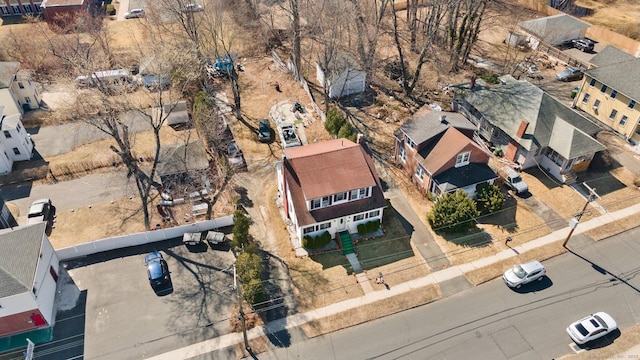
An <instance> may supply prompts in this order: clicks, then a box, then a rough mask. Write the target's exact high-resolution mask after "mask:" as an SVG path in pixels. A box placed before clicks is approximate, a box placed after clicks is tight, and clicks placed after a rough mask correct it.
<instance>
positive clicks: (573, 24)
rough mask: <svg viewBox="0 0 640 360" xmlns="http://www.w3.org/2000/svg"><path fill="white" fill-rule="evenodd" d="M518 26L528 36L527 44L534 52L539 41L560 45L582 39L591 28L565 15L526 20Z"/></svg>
mask: <svg viewBox="0 0 640 360" xmlns="http://www.w3.org/2000/svg"><path fill="white" fill-rule="evenodd" d="M518 26H519V27H520V28H521V29H522V30H523V31H525V32H526V33H527V34H529V39H528V42H529V44H530V46H531V48H532V49H534V50H535V49H536V48H537V47H538V44H539V43H540V41H542V42H545V43H547V44H549V45H560V44H562V43H564V42H566V41H570V40H573V39H582V38H584V37H585V34H586V32H587V29H588V28H590V27H591V25H589V24H588V23H586V22H584V21H582V20H578V19H576V18H575V17H573V16H571V15H567V14H557V15H552V16H546V17H543V18H540V19H533V20H527V21H523V22H521V23H519V24H518Z"/></svg>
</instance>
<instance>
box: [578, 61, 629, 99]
mask: <svg viewBox="0 0 640 360" xmlns="http://www.w3.org/2000/svg"><path fill="white" fill-rule="evenodd" d="M585 74H587V75H589V76H591V77H592V78H594V79H596V80H598V81H600V82H601V83H603V84H605V85H607V86H608V87H610V88H612V89H615V90H616V91H617V92H619V93H620V94H624V95H626V96H628V97H629V98H631V99H633V100H635V101H636V102H639V103H640V86H638V84H640V58H634V57H632V58H631V59H630V60H627V61H622V62H619V63H613V64H609V65H606V66H600V67H597V68H595V69H589V70H587V71H585Z"/></svg>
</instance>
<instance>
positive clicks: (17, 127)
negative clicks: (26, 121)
mask: <svg viewBox="0 0 640 360" xmlns="http://www.w3.org/2000/svg"><path fill="white" fill-rule="evenodd" d="M16 130H17V131H18V132H20V130H22V127H20V124H16Z"/></svg>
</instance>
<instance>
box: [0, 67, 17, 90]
mask: <svg viewBox="0 0 640 360" xmlns="http://www.w3.org/2000/svg"><path fill="white" fill-rule="evenodd" d="M18 68H20V63H19V62H9V61H0V89H5V88H8V87H9V85H11V81H12V80H13V77H14V76H15V75H16V73H17V72H18Z"/></svg>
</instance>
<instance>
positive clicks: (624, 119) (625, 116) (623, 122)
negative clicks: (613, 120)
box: [620, 115, 629, 126]
mask: <svg viewBox="0 0 640 360" xmlns="http://www.w3.org/2000/svg"><path fill="white" fill-rule="evenodd" d="M627 120H629V118H628V117H627V115H622V117H621V118H620V126H624V124H626V123H627Z"/></svg>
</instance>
